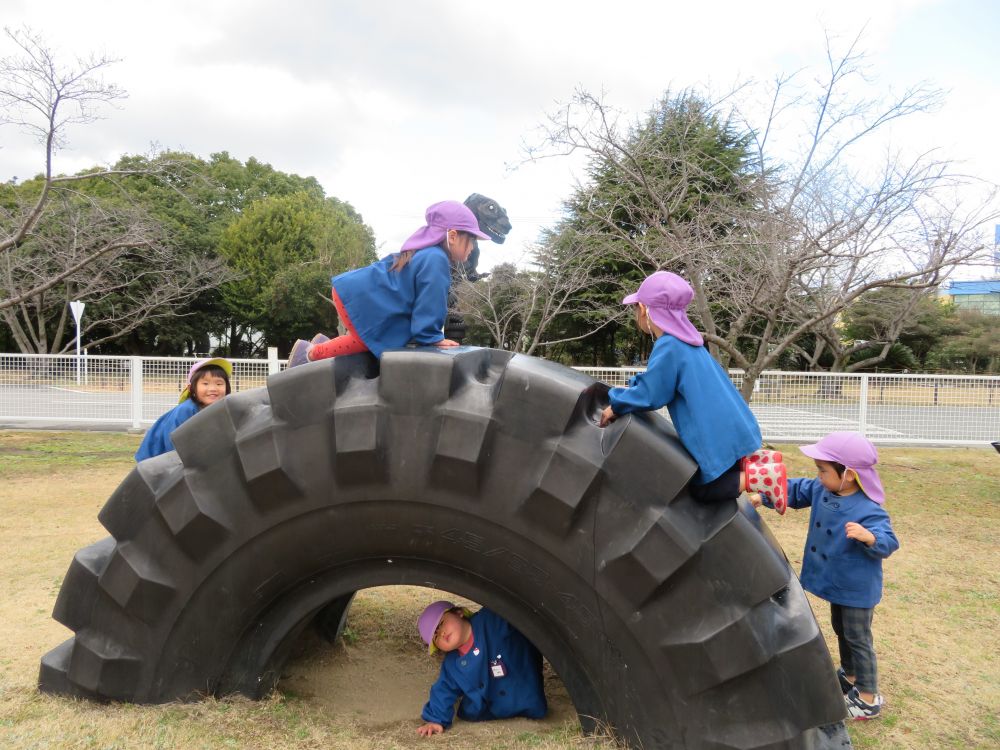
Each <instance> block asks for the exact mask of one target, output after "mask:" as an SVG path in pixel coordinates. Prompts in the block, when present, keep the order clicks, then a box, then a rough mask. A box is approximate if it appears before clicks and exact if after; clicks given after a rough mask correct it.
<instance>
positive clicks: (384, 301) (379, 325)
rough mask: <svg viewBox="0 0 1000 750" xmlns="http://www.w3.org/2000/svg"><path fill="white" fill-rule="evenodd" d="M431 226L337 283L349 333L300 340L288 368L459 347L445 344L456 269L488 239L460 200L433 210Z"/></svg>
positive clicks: (343, 320) (333, 292)
mask: <svg viewBox="0 0 1000 750" xmlns="http://www.w3.org/2000/svg"><path fill="white" fill-rule="evenodd" d="M425 219H426V221H427V225H426V226H424V227H421V228H420V229H418V230H417V231H416V232H414V233H413V234H412V235H410V237H409V239H407V240H406V242H404V243H403V247H402V248H401V249H400V251H399V252H398V253H395V254H393V255H387V256H386V257H385V258H383V259H382V260H380V261H377V262H375V263H372V264H371V265H369V266H365V267H364V268H356V269H355V270H353V271H348V272H347V273H342V274H340V275H339V276H334V277H333V279H332V280H331V284H332V289H331V291H330V296H331V297H332V298H333V305H334V307H336V308H337V317H338V318H340V322H341V324H342V325H343V326H344V328H345V329H347V333H346V334H344V335H343V336H338V337H336V338H334V339H327V338H326V337H325V336H318V337H315V338H314V339H313V340H312V341H305V340H303V339H299V340H298V341H296V342H295V344H294V345H293V346H292V351H291V353H290V354H289V357H288V366H289V367H295V366H296V365H301V364H305V363H306V362H307V361H308V362H313V361H315V360H318V359H328V358H330V357H339V356H343V355H347V354H359V353H360V352H366V351H368V352H371V353H372V354H374V355H375V356H376V357H379V358H381V357H382V352H384V351H385V350H386V349H393V348H396V347H401V346H406V345H407V344H408V343H409V342H411V341H413V342H416V343H417V344H419V345H421V346H441V347H448V346H458V342H457V341H452V340H451V339H446V338H445V337H444V323H445V319H446V318H447V317H448V290H449V288H450V287H451V264H452V263H464V262H465V261H467V260H468V259H469V255H470V253H472V250H473V248H474V247H475V240H476V238H478V239H481V240H488V239H489V235H487V234H485V233H483V232H482V231H480V229H479V220H478V219H476V215H475V214H474V213H472V211H471V210H470V209H469V208H468V206H465V205H463V204H461V203H459V202H458V201H441V202H440V203H435V204H434V205H433V206H430V207H429V208H428V209H427V212H426V214H425Z"/></svg>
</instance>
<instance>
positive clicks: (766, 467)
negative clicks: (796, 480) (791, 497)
mask: <svg viewBox="0 0 1000 750" xmlns="http://www.w3.org/2000/svg"><path fill="white" fill-rule="evenodd" d="M743 471H744V473H745V475H746V491H747V492H758V493H760V494H762V495H767V497H768V498H770V500H771V504H772V505H773V506H774V509H775V510H776V511H778V513H779V514H781V515H784V513H785V509H786V508H787V507H788V471H787V469H785V464H784V463H782V455H781V453H780V452H779V451H770V450H764V449H761V450H759V451H754V452H753V453H751V454H750V455H749V456H746V457H745V458H744V459H743Z"/></svg>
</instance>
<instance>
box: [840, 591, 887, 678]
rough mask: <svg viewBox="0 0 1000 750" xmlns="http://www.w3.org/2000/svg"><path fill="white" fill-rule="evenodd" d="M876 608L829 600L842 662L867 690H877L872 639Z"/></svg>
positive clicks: (876, 670) (876, 668) (876, 672)
mask: <svg viewBox="0 0 1000 750" xmlns="http://www.w3.org/2000/svg"><path fill="white" fill-rule="evenodd" d="M874 614H875V608H874V607H872V608H871V609H862V608H859V607H845V606H843V605H840V604H833V603H832V602H831V603H830V622H831V624H832V625H833V632H834V633H836V635H837V646H838V647H839V649H840V666H841V667H843V668H844V672H846V673H847V674H849V675H852V676H853V677H854V685H855V687H857V689H858V690H861V691H863V692H865V693H876V692H878V662H877V661H876V659H875V645H874V643H873V639H872V617H873V616H874Z"/></svg>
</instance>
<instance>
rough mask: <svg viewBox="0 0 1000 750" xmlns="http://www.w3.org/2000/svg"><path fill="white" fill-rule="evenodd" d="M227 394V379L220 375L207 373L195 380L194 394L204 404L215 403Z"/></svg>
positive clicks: (196, 399)
mask: <svg viewBox="0 0 1000 750" xmlns="http://www.w3.org/2000/svg"><path fill="white" fill-rule="evenodd" d="M225 395H226V381H225V380H223V379H222V377H221V376H219V375H214V374H212V373H210V372H207V373H205V374H204V375H202V376H201V377H200V378H198V379H197V380H196V381H195V384H194V396H195V401H197V402H198V403H199V404H201V405H202V406H208V405H209V404H212V403H215V402H216V401H218V400H219V399H220V398H222V397H223V396H225Z"/></svg>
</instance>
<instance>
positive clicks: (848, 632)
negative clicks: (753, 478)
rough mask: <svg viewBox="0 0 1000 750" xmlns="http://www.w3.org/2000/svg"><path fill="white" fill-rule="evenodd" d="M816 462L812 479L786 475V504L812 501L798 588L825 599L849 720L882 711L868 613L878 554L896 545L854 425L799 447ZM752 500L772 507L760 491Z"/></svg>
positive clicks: (872, 456) (866, 447)
mask: <svg viewBox="0 0 1000 750" xmlns="http://www.w3.org/2000/svg"><path fill="white" fill-rule="evenodd" d="M799 450H801V451H802V452H803V453H805V454H806V455H807V456H809V458H811V459H813V460H814V461H815V462H816V470H817V472H818V475H817V477H816V478H815V479H789V480H788V507H790V508H809V509H810V511H809V534H808V536H807V537H806V546H805V551H804V552H803V554H802V573H801V575H800V576H799V580H800V581H801V582H802V588H804V589H805V590H806V591H808V592H810V593H812V594H815V595H816V596H818V597H819V598H820V599H825V600H826V601H828V602H830V617H831V620H832V622H833V632H834V633H836V635H837V644H838V646H839V647H840V648H839V650H840V664H841V666H840V669H838V670H837V677H838V679H839V680H840V688H841V690H842V691H843V692H844V699H845V701H846V702H847V714H848V716H849V717H850V718H851V719H876V718H878V716H879V715H880V714H881V712H882V696H881V695H879V693H878V671H877V662H876V660H875V647H874V644H873V641H872V617H873V615H874V613H875V605H876V604H878V603H879V601H880V600H881V599H882V560H884V559H885V558H887V557H888V556H889V555H891V554H892V553H893V552H895V551H896V550H897V549H899V540H898V539H896V534H895V532H894V531H893V530H892V522H891V521H890V520H889V514H888V513H886V512H885V510H884V509H883V508H882V504H883V503H884V502H885V491H884V490H883V489H882V480H881V479H880V478H879V475H878V471H876V470H875V464H876V463H878V451H876V450H875V446H874V445H872V444H871V442H870V441H868V440H867V439H866V438H865V437H864V436H863V435H861V434H860V433H858V432H831V433H830V434H829V435H827V436H826V437H824V438H823V439H822V440H820V441H819V442H817V443H814V444H812V445H803V446H802V447H801V448H799ZM751 501H752V502H753V504H754V506H759V505H761V504H763V505H765V506H767V507H771V506H772V503H771V501H770V499H769V498H768V497H767V494H766V493H763V497H761V498H751Z"/></svg>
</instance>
